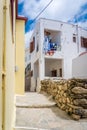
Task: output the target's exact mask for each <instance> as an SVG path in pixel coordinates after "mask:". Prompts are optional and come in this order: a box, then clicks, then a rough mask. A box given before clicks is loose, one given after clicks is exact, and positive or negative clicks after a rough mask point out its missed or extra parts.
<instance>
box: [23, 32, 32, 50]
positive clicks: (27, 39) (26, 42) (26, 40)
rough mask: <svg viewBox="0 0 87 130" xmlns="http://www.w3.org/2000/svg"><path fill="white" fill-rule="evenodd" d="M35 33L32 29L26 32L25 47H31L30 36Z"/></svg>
mask: <svg viewBox="0 0 87 130" xmlns="http://www.w3.org/2000/svg"><path fill="white" fill-rule="evenodd" d="M32 33H33V30H32V31H29V32H27V33H26V34H25V47H26V48H27V47H29V42H30V37H31V35H32Z"/></svg>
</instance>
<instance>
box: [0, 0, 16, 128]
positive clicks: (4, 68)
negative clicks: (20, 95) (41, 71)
mask: <svg viewBox="0 0 87 130" xmlns="http://www.w3.org/2000/svg"><path fill="white" fill-rule="evenodd" d="M9 5H10V0H6V10H5V8H3V7H4V0H1V1H0V130H2V123H3V128H4V129H5V130H12V128H13V125H14V124H13V120H14V87H15V73H14V66H15V55H14V50H15V44H14V43H13V37H12V23H11V13H10V6H9ZM14 27H15V26H14ZM13 35H15V34H14V33H13ZM14 37H15V36H14ZM14 42H15V41H14ZM2 60H3V62H2ZM2 72H4V74H5V75H4V76H2ZM2 81H3V82H2ZM2 87H3V89H2ZM2 120H3V122H2Z"/></svg>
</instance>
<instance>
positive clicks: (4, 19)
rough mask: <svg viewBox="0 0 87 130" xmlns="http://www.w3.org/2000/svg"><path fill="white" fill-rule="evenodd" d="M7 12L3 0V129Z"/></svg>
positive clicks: (3, 129)
mask: <svg viewBox="0 0 87 130" xmlns="http://www.w3.org/2000/svg"><path fill="white" fill-rule="evenodd" d="M6 12H7V3H6V0H4V1H3V45H2V46H3V47H2V130H5V104H6V102H5V91H6V90H5V87H6Z"/></svg>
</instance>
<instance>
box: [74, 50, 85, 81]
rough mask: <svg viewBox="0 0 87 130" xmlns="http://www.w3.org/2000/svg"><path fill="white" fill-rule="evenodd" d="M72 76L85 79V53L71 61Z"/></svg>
mask: <svg viewBox="0 0 87 130" xmlns="http://www.w3.org/2000/svg"><path fill="white" fill-rule="evenodd" d="M72 76H73V77H75V78H81V79H87V52H85V53H82V54H80V55H79V56H78V57H77V58H75V59H73V62H72Z"/></svg>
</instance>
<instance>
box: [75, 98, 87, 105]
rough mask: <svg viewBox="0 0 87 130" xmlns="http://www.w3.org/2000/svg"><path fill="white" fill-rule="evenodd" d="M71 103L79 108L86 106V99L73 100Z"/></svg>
mask: <svg viewBox="0 0 87 130" xmlns="http://www.w3.org/2000/svg"><path fill="white" fill-rule="evenodd" d="M73 103H74V105H80V106H83V105H87V99H75V100H74V101H73Z"/></svg>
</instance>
